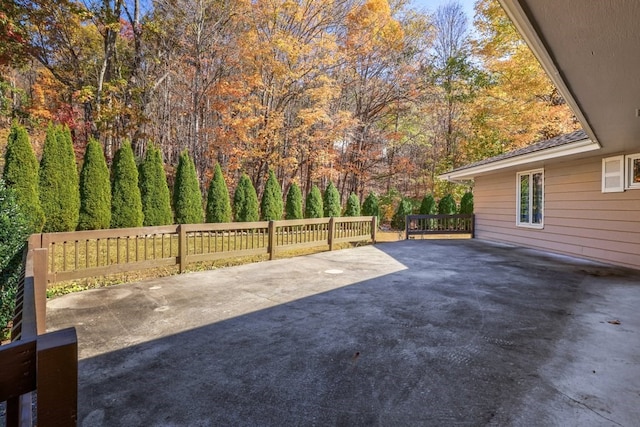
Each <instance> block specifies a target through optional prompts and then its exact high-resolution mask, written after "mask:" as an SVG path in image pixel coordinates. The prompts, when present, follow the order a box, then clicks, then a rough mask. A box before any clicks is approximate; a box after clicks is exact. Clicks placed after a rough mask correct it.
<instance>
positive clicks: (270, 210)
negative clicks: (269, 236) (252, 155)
mask: <svg viewBox="0 0 640 427" xmlns="http://www.w3.org/2000/svg"><path fill="white" fill-rule="evenodd" d="M282 210H283V206H282V190H281V189H280V184H279V183H278V179H277V178H276V174H275V173H273V171H272V170H270V171H269V178H268V179H267V182H266V184H265V185H264V192H263V193H262V201H261V203H260V215H261V217H262V220H263V221H278V220H280V219H282Z"/></svg>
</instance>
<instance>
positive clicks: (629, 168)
mask: <svg viewBox="0 0 640 427" xmlns="http://www.w3.org/2000/svg"><path fill="white" fill-rule="evenodd" d="M638 159H640V153H638V154H629V155H627V156H624V188H625V189H628V190H633V189H639V188H640V182H632V179H631V175H632V174H633V161H634V160H638Z"/></svg>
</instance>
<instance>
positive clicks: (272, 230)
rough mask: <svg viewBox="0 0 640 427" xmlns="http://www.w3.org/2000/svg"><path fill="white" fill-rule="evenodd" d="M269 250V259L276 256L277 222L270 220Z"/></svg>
mask: <svg viewBox="0 0 640 427" xmlns="http://www.w3.org/2000/svg"><path fill="white" fill-rule="evenodd" d="M267 248H268V249H267V250H268V251H269V260H272V259H274V258H275V257H276V222H275V221H269V241H268V243H267Z"/></svg>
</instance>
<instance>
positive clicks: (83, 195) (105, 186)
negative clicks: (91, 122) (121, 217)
mask: <svg viewBox="0 0 640 427" xmlns="http://www.w3.org/2000/svg"><path fill="white" fill-rule="evenodd" d="M110 225H111V182H110V179H109V168H108V167H107V162H106V160H105V158H104V153H103V152H102V146H101V145H100V143H99V142H98V141H96V140H95V139H90V140H89V143H88V144H87V148H86V149H85V152H84V162H83V163H82V170H81V171H80V215H79V218H78V227H77V229H78V230H101V229H104V228H109V226H110Z"/></svg>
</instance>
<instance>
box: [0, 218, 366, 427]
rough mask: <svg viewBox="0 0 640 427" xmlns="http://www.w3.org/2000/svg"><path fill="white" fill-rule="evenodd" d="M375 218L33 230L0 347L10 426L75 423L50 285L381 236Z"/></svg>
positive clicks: (66, 333) (71, 348)
mask: <svg viewBox="0 0 640 427" xmlns="http://www.w3.org/2000/svg"><path fill="white" fill-rule="evenodd" d="M376 229H377V225H376V217H354V218H348V217H345V218H320V219H306V220H295V221H262V222H250V223H227V224H185V225H171V226H162V227H141V228H128V229H114V230H95V231H78V232H69V233H48V234H34V235H32V236H31V237H30V239H29V245H28V248H27V250H26V251H25V262H24V274H23V275H22V279H21V281H20V284H19V289H18V296H17V299H16V314H15V317H14V321H13V328H12V333H11V338H12V342H11V343H10V344H7V345H3V346H0V367H2V369H1V370H0V402H4V401H6V403H7V411H6V423H7V425H9V426H31V425H32V423H33V420H32V412H33V409H32V392H34V391H35V392H36V393H37V405H36V406H37V409H36V413H37V420H38V425H40V426H47V425H56V426H58V425H61V426H64V425H76V422H77V399H78V394H77V390H78V383H77V381H78V380H77V378H78V374H77V372H78V345H77V337H76V331H75V328H69V329H64V330H61V331H57V332H51V333H46V325H45V317H46V288H47V285H48V284H51V283H55V282H59V281H64V280H72V279H78V278H84V277H95V276H102V275H108V274H112V273H120V272H126V271H132V270H142V269H146V268H153V267H161V266H175V265H177V266H178V267H179V270H180V272H182V271H184V270H185V269H186V268H187V266H188V265H189V264H191V263H195V262H202V261H211V260H215V259H220V258H229V257H237V256H248V255H256V254H260V255H263V254H265V255H268V256H269V259H273V258H274V257H275V256H276V253H277V252H279V251H286V250H290V249H296V248H304V247H312V246H314V247H317V246H327V247H328V249H330V250H333V249H334V246H335V245H336V244H338V243H343V242H360V241H369V240H371V241H373V242H375V239H376Z"/></svg>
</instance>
